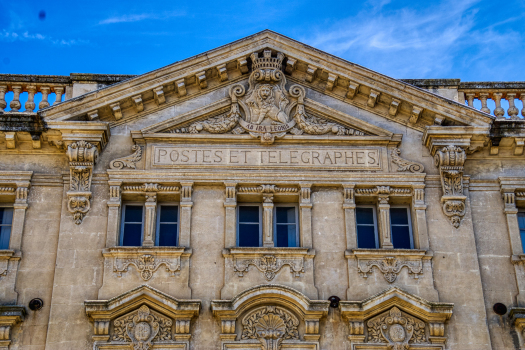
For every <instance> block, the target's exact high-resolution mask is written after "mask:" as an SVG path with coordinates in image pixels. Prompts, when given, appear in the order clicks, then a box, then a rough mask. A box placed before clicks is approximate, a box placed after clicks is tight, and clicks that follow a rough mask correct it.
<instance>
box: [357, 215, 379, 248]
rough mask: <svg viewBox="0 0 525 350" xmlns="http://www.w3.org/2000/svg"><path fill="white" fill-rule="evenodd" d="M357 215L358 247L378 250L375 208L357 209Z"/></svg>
mask: <svg viewBox="0 0 525 350" xmlns="http://www.w3.org/2000/svg"><path fill="white" fill-rule="evenodd" d="M355 214H356V223H357V247H358V248H369V249H374V248H377V242H376V227H375V223H374V208H362V207H361V208H360V207H357V208H356V211H355Z"/></svg>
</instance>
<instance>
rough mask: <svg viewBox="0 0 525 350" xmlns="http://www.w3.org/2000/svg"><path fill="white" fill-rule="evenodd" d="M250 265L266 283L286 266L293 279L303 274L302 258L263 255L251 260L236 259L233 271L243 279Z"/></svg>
mask: <svg viewBox="0 0 525 350" xmlns="http://www.w3.org/2000/svg"><path fill="white" fill-rule="evenodd" d="M250 265H253V266H255V267H256V268H257V270H259V271H260V272H262V273H263V274H264V277H265V278H266V280H267V281H271V280H273V279H274V278H275V275H276V274H277V273H278V272H279V271H280V270H281V269H282V268H283V267H284V266H286V265H288V266H289V267H290V273H291V274H292V275H294V276H295V277H300V276H301V273H304V258H302V257H291V258H281V257H279V256H274V255H264V256H261V257H257V258H251V259H239V258H236V259H235V264H234V266H233V270H234V271H235V272H237V275H238V276H239V277H243V276H244V273H246V272H248V271H249V269H250Z"/></svg>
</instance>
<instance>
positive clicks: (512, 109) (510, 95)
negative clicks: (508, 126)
mask: <svg viewBox="0 0 525 350" xmlns="http://www.w3.org/2000/svg"><path fill="white" fill-rule="evenodd" d="M515 98H516V93H515V92H507V97H506V100H507V101H509V109H507V114H508V115H509V116H510V119H512V120H517V119H520V118H518V112H519V111H518V109H517V108H516V106H515V105H514V99H515Z"/></svg>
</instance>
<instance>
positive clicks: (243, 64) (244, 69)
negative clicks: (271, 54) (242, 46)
mask: <svg viewBox="0 0 525 350" xmlns="http://www.w3.org/2000/svg"><path fill="white" fill-rule="evenodd" d="M237 68H238V69H239V70H240V71H241V74H246V73H248V56H246V57H241V58H238V59H237Z"/></svg>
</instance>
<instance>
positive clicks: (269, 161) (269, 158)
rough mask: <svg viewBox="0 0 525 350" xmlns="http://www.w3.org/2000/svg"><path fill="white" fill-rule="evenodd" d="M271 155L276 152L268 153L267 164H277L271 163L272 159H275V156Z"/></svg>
mask: <svg viewBox="0 0 525 350" xmlns="http://www.w3.org/2000/svg"><path fill="white" fill-rule="evenodd" d="M272 153H277V151H268V163H277V162H272V159H275V158H276V157H277V154H274V155H272Z"/></svg>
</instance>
